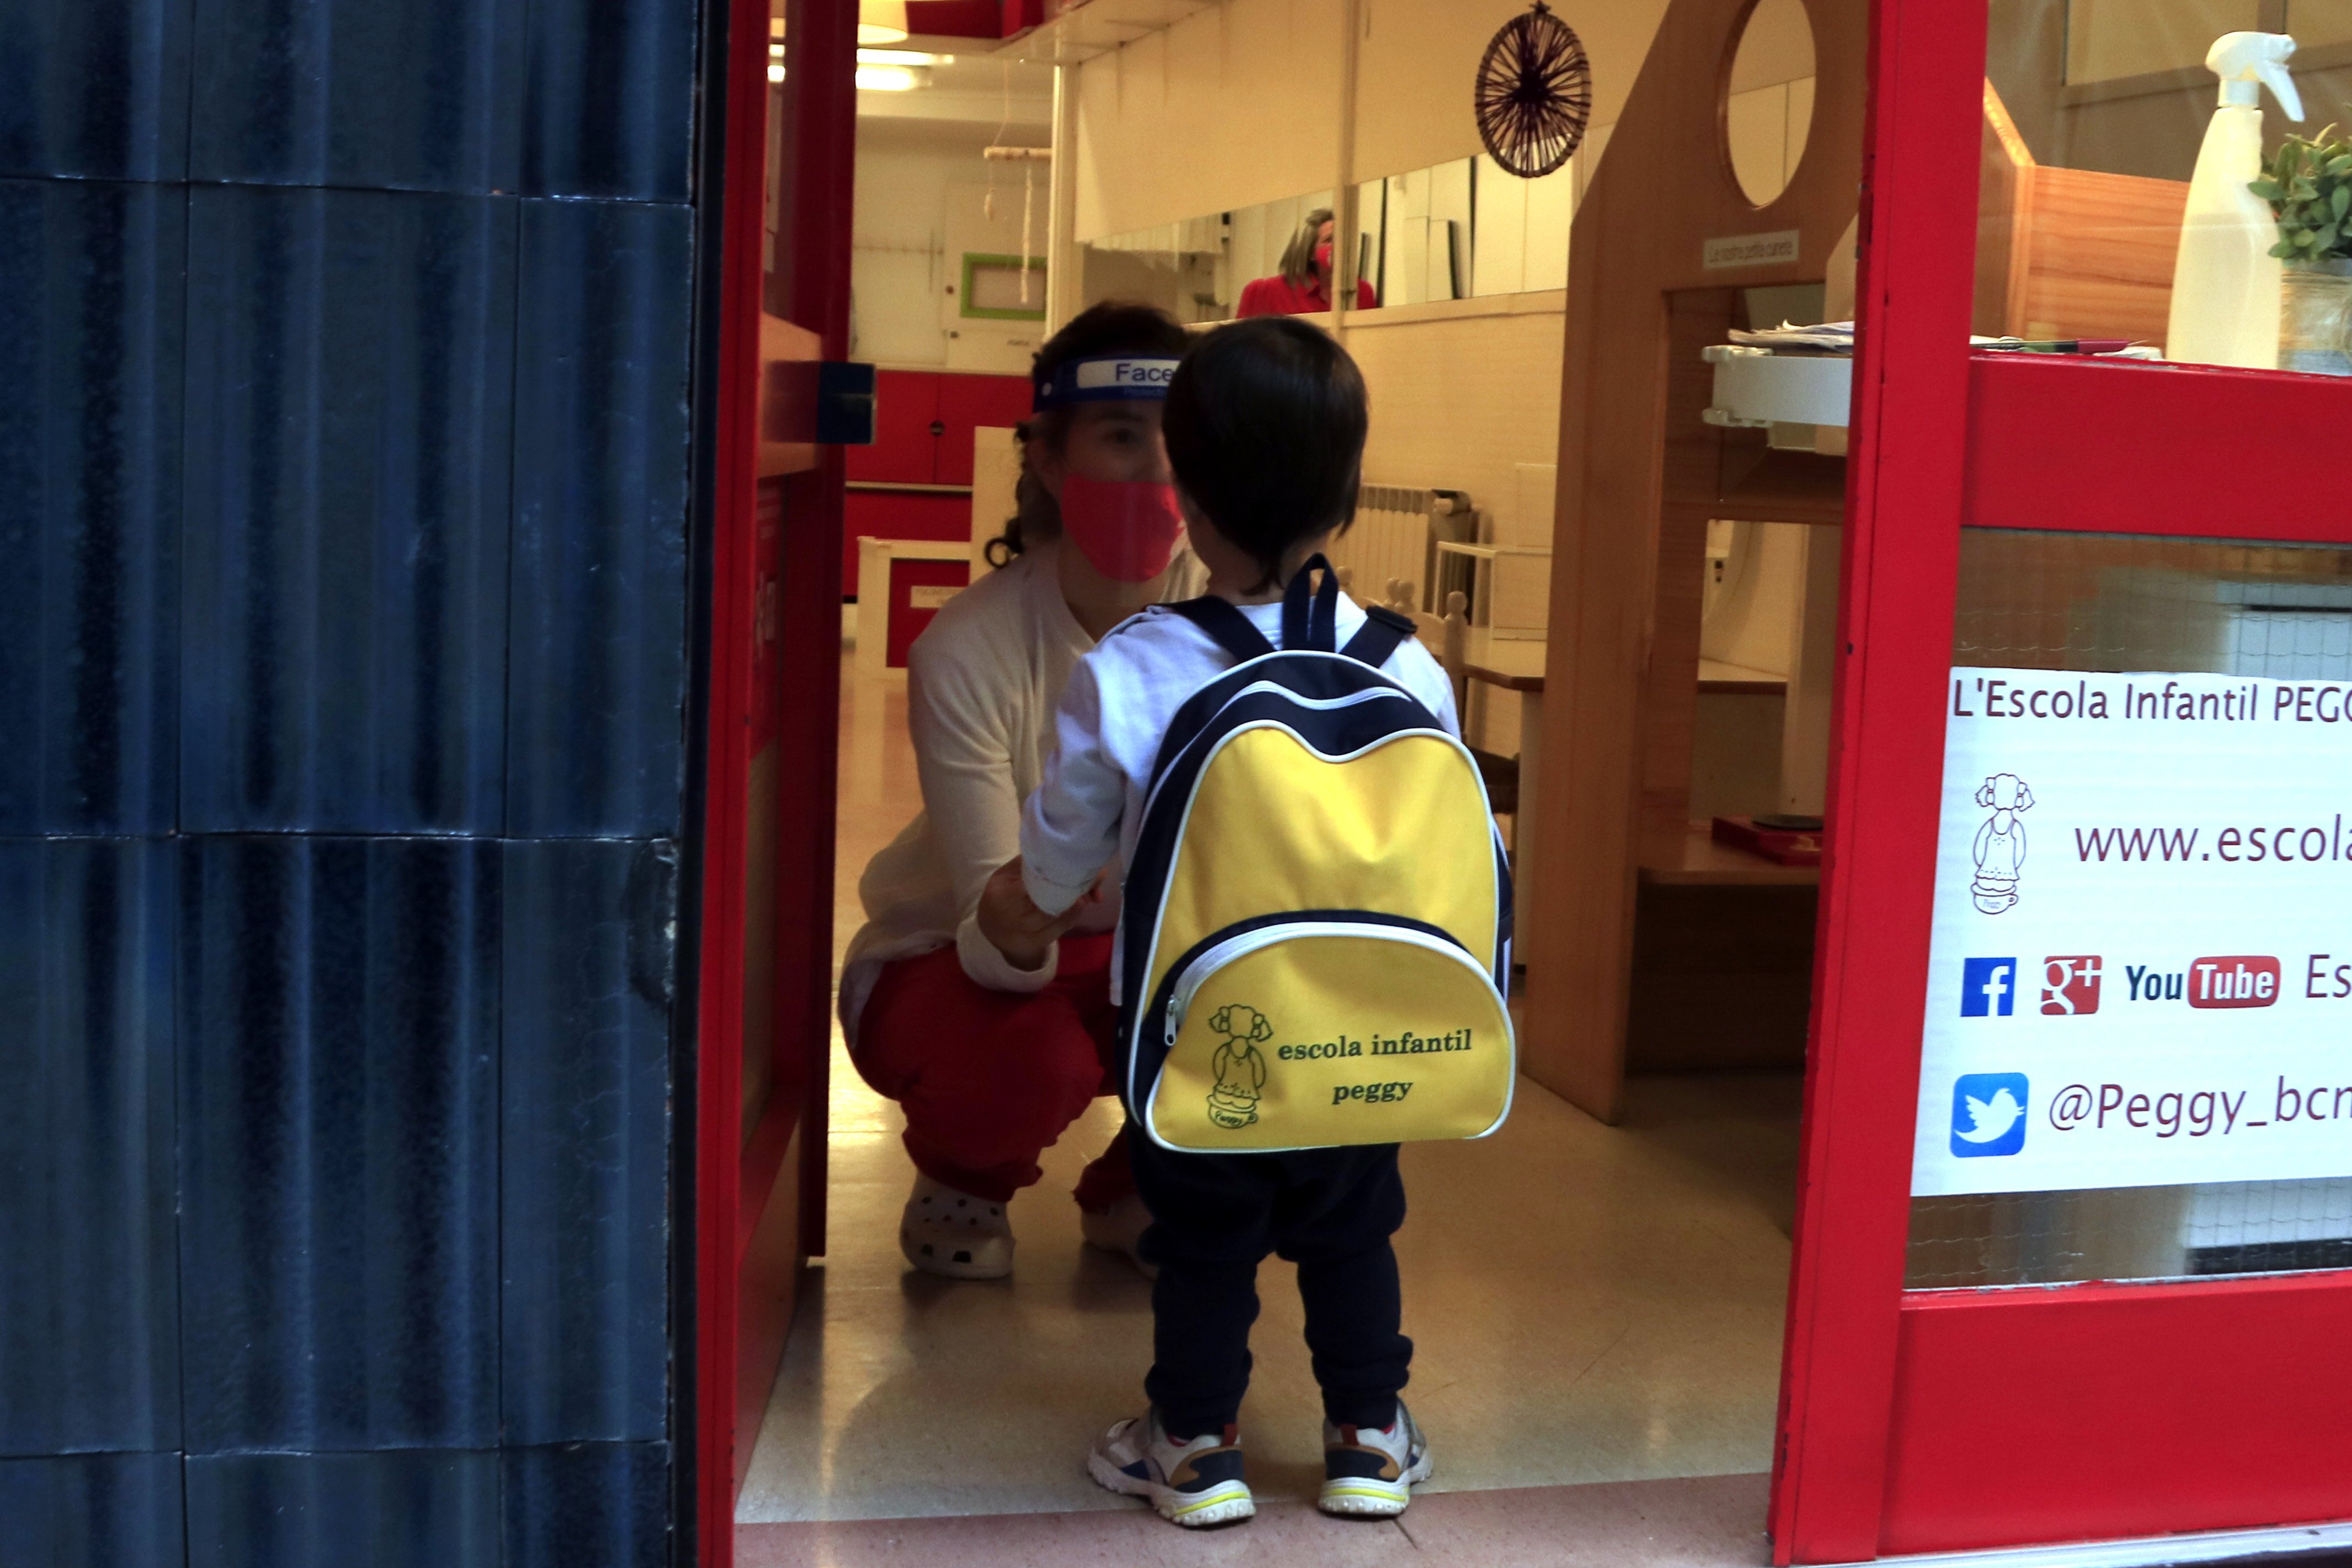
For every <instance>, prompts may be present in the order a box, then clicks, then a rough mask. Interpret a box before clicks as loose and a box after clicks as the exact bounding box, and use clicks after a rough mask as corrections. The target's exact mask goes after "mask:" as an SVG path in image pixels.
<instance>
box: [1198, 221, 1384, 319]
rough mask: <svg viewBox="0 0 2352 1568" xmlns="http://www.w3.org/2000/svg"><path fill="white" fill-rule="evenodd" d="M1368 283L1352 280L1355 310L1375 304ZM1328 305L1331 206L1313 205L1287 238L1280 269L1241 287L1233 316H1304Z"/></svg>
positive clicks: (1367, 308) (1377, 301) (1365, 308)
mask: <svg viewBox="0 0 2352 1568" xmlns="http://www.w3.org/2000/svg"><path fill="white" fill-rule="evenodd" d="M1380 302H1381V301H1380V298H1379V296H1377V295H1375V294H1374V293H1373V292H1372V286H1371V285H1370V284H1369V283H1367V282H1365V281H1364V280H1363V279H1360V278H1359V279H1356V307H1355V308H1356V309H1357V310H1370V309H1371V308H1372V307H1373V306H1375V305H1377V304H1379V303H1380ZM1330 308H1331V209H1330V208H1328V207H1317V208H1316V209H1315V210H1314V211H1313V212H1311V213H1308V214H1307V221H1306V222H1305V223H1302V224H1300V225H1299V226H1298V232H1297V234H1294V235H1292V236H1291V237H1290V244H1289V246H1288V247H1286V249H1285V250H1284V251H1283V253H1282V270H1281V271H1280V272H1279V273H1277V274H1276V275H1275V276H1274V277H1272V278H1260V279H1257V280H1255V282H1252V283H1247V284H1244V285H1243V287H1242V301H1241V304H1240V306H1239V307H1237V308H1236V309H1235V310H1234V315H1235V316H1237V317H1238V316H1305V315H1309V314H1311V313H1313V312H1314V311H1317V310H1329V309H1330Z"/></svg>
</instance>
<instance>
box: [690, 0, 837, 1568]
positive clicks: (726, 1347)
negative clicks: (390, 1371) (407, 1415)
mask: <svg viewBox="0 0 2352 1568" xmlns="http://www.w3.org/2000/svg"><path fill="white" fill-rule="evenodd" d="M724 3H725V4H726V5H727V7H728V9H727V12H726V16H725V22H726V35H725V37H726V41H725V48H724V52H723V58H720V59H719V60H715V61H712V62H710V63H709V65H707V66H706V68H705V70H704V73H703V79H704V82H705V85H706V88H707V89H709V90H712V91H714V92H717V93H723V95H724V110H723V120H722V121H720V123H721V124H722V125H723V132H721V134H722V135H723V137H724V153H723V166H724V173H723V176H722V178H721V180H720V182H719V185H720V188H719V191H718V192H716V193H715V195H716V196H717V198H718V200H719V203H720V205H721V212H720V218H719V231H720V239H719V248H720V251H721V255H720V259H719V284H718V291H717V296H716V304H717V315H718V318H719V321H718V334H719V342H718V347H717V356H716V357H717V374H718V382H719V384H718V388H717V395H716V405H715V406H716V416H715V419H714V426H715V442H714V444H715V447H716V453H715V464H716V468H715V473H714V478H713V483H712V487H711V488H712V502H711V520H710V525H711V533H712V539H711V575H710V589H709V591H710V595H711V599H710V605H709V626H710V643H709V659H708V668H709V674H708V677H707V680H708V704H709V707H708V711H709V727H708V731H707V742H706V749H705V750H706V762H705V778H706V781H707V782H706V794H705V800H704V803H703V829H702V846H701V870H702V889H701V908H700V917H699V942H700V950H699V958H698V973H697V976H696V985H697V1004H696V1009H695V1011H696V1016H697V1020H698V1023H697V1027H698V1038H697V1044H696V1047H695V1059H696V1073H695V1083H694V1085H693V1090H692V1103H693V1108H694V1130H693V1136H694V1139H695V1149H694V1157H693V1163H692V1169H693V1181H694V1194H693V1204H692V1231H693V1237H694V1289H693V1292H692V1300H693V1323H692V1331H691V1335H690V1338H689V1336H688V1335H687V1334H685V1333H683V1332H682V1333H681V1334H680V1338H681V1340H682V1341H687V1342H689V1343H690V1346H691V1352H690V1355H682V1356H681V1358H680V1359H681V1362H682V1363H689V1364H690V1365H691V1368H692V1371H691V1374H690V1375H691V1379H692V1395H691V1400H690V1406H689V1407H690V1409H691V1412H692V1414H691V1417H690V1430H689V1431H688V1433H687V1434H685V1438H686V1441H688V1442H689V1443H690V1444H691V1446H692V1452H691V1456H690V1458H689V1460H688V1464H687V1466H686V1467H685V1468H686V1469H687V1471H688V1474H689V1475H690V1476H691V1478H692V1480H691V1487H692V1492H693V1497H692V1500H691V1502H690V1504H688V1506H690V1507H691V1509H692V1512H693V1520H692V1536H693V1540H694V1542H695V1551H694V1555H695V1560H696V1561H697V1562H698V1563H702V1564H705V1565H707V1568H726V1565H727V1564H728V1563H730V1562H731V1561H732V1558H733V1552H734V1519H735V1494H736V1490H737V1488H738V1486H739V1485H740V1481H741V1478H742V1472H743V1468H744V1466H745V1465H746V1463H747V1462H748V1460H749V1458H750V1455H751V1443H752V1441H753V1439H754V1438H756V1436H758V1431H759V1419H760V1415H761V1411H762V1409H763V1408H764V1406H765V1404H766V1399H767V1394H768V1389H769V1384H771V1383H772V1380H773V1377H774V1373H775V1369H776V1364H777V1361H778V1358H779V1357H780V1355H781V1354H782V1340H783V1332H784V1329H785V1327H786V1326H787V1313H788V1310H789V1304H790V1300H791V1285H792V1278H793V1271H794V1270H796V1268H797V1267H798V1265H799V1262H800V1260H801V1259H802V1258H806V1257H808V1256H810V1255H813V1254H817V1253H821V1252H823V1250H824V1153H825V1139H824V1102H825V1068H826V1062H827V1053H828V1042H829V1039H830V1033H831V1031H830V1021H829V1014H830V1011H831V997H830V984H829V982H830V975H831V970H832V935H833V839H834V813H833V801H834V794H835V782H834V779H835V773H834V770H835V754H836V752H837V749H838V729H839V704H840V687H839V682H838V679H837V670H838V668H839V649H840V637H841V610H840V596H839V595H840V589H839V584H840V579H841V524H842V495H843V489H842V484H843V476H842V455H841V448H839V447H818V448H816V452H817V457H816V462H815V466H814V468H807V469H804V470H803V471H801V472H797V473H792V474H788V475H786V476H785V477H784V478H783V479H782V480H781V481H776V480H770V481H767V482H768V483H770V484H775V483H779V482H780V483H781V485H782V497H781V500H782V532H781V537H780V538H779V539H777V540H776V541H774V542H773V548H774V554H773V557H772V559H771V560H770V561H769V562H766V563H763V562H762V560H761V550H760V539H759V533H758V512H759V505H760V489H761V480H760V479H758V476H757V468H756V463H757V455H758V447H759V436H760V431H759V378H760V374H761V310H762V308H763V300H765V299H766V298H767V293H768V290H767V286H766V284H767V280H766V278H765V275H764V270H763V266H762V254H761V253H762V249H763V247H764V232H763V231H764V228H765V223H764V216H765V210H766V200H765V198H766V189H765V182H766V160H767V153H766V146H767V141H766V131H767V115H768V100H769V94H768V89H767V79H766V78H767V65H768V45H769V21H770V18H769V5H768V0H724ZM856 28H857V7H856V4H855V0H790V3H789V5H788V6H787V12H786V37H787V40H788V47H789V50H790V58H789V62H788V64H789V72H788V75H787V78H786V82H785V91H784V94H783V106H782V114H783V116H784V124H783V138H782V142H783V148H784V163H783V168H782V204H781V205H782V222H781V225H780V233H779V236H778V249H779V254H778V257H777V272H778V274H779V276H780V284H781V286H780V289H779V295H780V300H779V301H778V302H780V303H781V304H782V307H783V312H784V314H785V316H786V318H787V319H788V320H789V321H792V322H793V323H794V324H795V325H797V326H799V327H802V328H804V329H806V330H807V331H811V332H814V334H815V335H816V337H817V339H818V340H819V347H820V352H821V353H822V355H823V357H824V358H825V359H828V360H842V359H845V358H846V357H847V354H848V347H849V342H848V338H849V265H850V218H851V192H852V185H853V180H854V175H855V168H856V85H855V80H854V72H855V69H856ZM706 167H708V164H706ZM763 565H764V567H765V570H764V571H763ZM763 595H766V596H767V600H768V602H767V603H765V604H763V603H762V598H763ZM763 661H764V664H765V668H762V665H763ZM762 753H765V754H768V757H769V765H770V766H771V767H772V773H771V774H769V775H768V776H769V777H771V778H772V792H773V793H772V795H771V796H770V797H769V798H768V799H767V800H766V801H764V802H762V803H761V805H764V806H766V807H767V808H769V809H770V810H772V821H773V855H772V858H770V859H768V860H767V861H766V863H764V864H762V865H761V866H756V867H755V866H751V865H749V864H748V863H747V858H746V857H747V847H748V845H749V842H750V837H749V829H750V826H751V817H752V816H753V812H752V810H751V806H752V802H751V788H752V784H753V778H754V773H753V763H754V759H755V755H758V754H762ZM762 878H766V879H772V884H773V889H772V890H773V893H774V895H775V897H774V903H775V908H776V920H775V934H774V947H773V950H772V952H771V953H766V954H758V955H754V954H751V953H748V952H747V951H746V941H747V931H746V918H745V917H746V909H747V902H748V897H749V895H750V893H751V889H752V886H753V883H754V882H755V880H756V879H762ZM760 960H765V961H766V962H759V961H760ZM763 972H764V974H763ZM762 978H764V979H765V981H766V983H768V984H772V986H773V988H774V997H773V1008H774V1010H773V1015H772V1016H773V1019H774V1040H773V1041H772V1045H771V1047H770V1048H772V1051H773V1053H774V1055H773V1067H774V1079H773V1087H772V1091H771V1093H770V1096H769V1099H768V1100H767V1104H766V1110H765V1111H764V1113H763V1115H762V1117H761V1121H760V1124H759V1125H758V1126H757V1127H756V1128H754V1129H753V1130H752V1131H751V1135H750V1136H749V1137H748V1138H747V1137H746V1136H745V1135H744V1130H743V1126H742V1110H743V1063H744V1053H745V1050H746V1045H747V1043H746V1041H745V1039H744V1037H743V1030H744V997H745V990H746V986H747V984H759V983H761V980H762ZM795 1150H797V1153H795ZM680 1328H681V1329H683V1328H684V1325H680Z"/></svg>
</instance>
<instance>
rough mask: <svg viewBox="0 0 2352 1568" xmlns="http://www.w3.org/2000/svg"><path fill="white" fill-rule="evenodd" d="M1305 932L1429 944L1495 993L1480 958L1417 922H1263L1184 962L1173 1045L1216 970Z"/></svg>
mask: <svg viewBox="0 0 2352 1568" xmlns="http://www.w3.org/2000/svg"><path fill="white" fill-rule="evenodd" d="M1303 935H1314V936H1355V937H1370V938H1372V939H1374V940H1377V941H1381V942H1405V943H1408V944H1410V945H1412V946H1414V947H1422V948H1427V949H1428V950H1430V951H1431V952H1442V953H1444V954H1445V956H1447V957H1448V958H1451V959H1453V960H1454V961H1455V962H1456V963H1460V964H1461V965H1462V967H1464V968H1465V969H1467V970H1468V971H1469V972H1470V973H1473V974H1475V975H1476V976H1477V977H1478V979H1479V982H1480V983H1481V984H1484V985H1485V986H1486V989H1487V990H1488V991H1490V992H1495V977H1494V976H1493V975H1491V974H1489V973H1486V969H1485V968H1484V967H1483V966H1481V965H1480V963H1478V961H1477V960H1476V959H1475V958H1474V957H1472V956H1471V954H1470V952H1469V950H1468V949H1466V948H1465V947H1464V946H1463V945H1462V944H1461V943H1460V942H1454V941H1453V940H1451V939H1450V938H1446V937H1442V936H1435V935H1433V934H1431V933H1430V932H1428V931H1422V930H1420V929H1418V928H1416V927H1413V926H1409V925H1390V924H1386V923H1379V922H1375V921H1320V920H1315V921H1284V922H1282V923H1281V924H1278V925H1266V926H1258V927H1256V928H1255V929H1253V930H1250V931H1243V932H1241V933H1239V934H1238V935H1235V936H1229V937H1227V938H1226V939H1225V940H1224V941H1223V942H1218V943H1216V944H1215V945H1214V946H1213V947H1210V948H1208V949H1207V950H1205V951H1204V952H1202V953H1201V954H1200V956H1198V957H1197V958H1194V959H1193V960H1192V962H1191V963H1187V964H1186V965H1185V966H1184V973H1183V974H1182V976H1181V978H1179V979H1178V981H1177V982H1176V987H1175V989H1174V990H1173V991H1171V993H1170V994H1169V996H1168V1015H1167V1021H1166V1024H1165V1029H1166V1040H1167V1044H1168V1047H1169V1048H1170V1049H1171V1050H1172V1049H1174V1048H1175V1045H1176V1036H1177V1034H1178V1032H1179V1031H1181V1029H1182V1028H1183V1026H1184V1015H1185V1014H1186V1013H1187V1012H1189V1011H1190V1010H1191V1009H1192V996H1193V994H1194V993H1196V992H1198V991H1199V990H1200V989H1201V987H1202V985H1203V984H1207V982H1208V978H1209V976H1210V975H1212V974H1214V973H1217V971H1219V970H1221V969H1223V968H1224V967H1226V966H1227V965H1228V964H1231V963H1234V962H1236V961H1237V960H1240V959H1242V958H1244V957H1246V956H1247V955H1249V954H1250V953H1253V952H1257V951H1258V950H1259V949H1260V948H1265V947H1272V946H1273V945H1274V944H1275V943H1276V942H1290V941H1293V940H1295V939H1297V938H1298V937H1300V936H1303ZM1495 994H1496V996H1497V997H1499V996H1500V995H1501V993H1500V992H1495Z"/></svg>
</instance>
